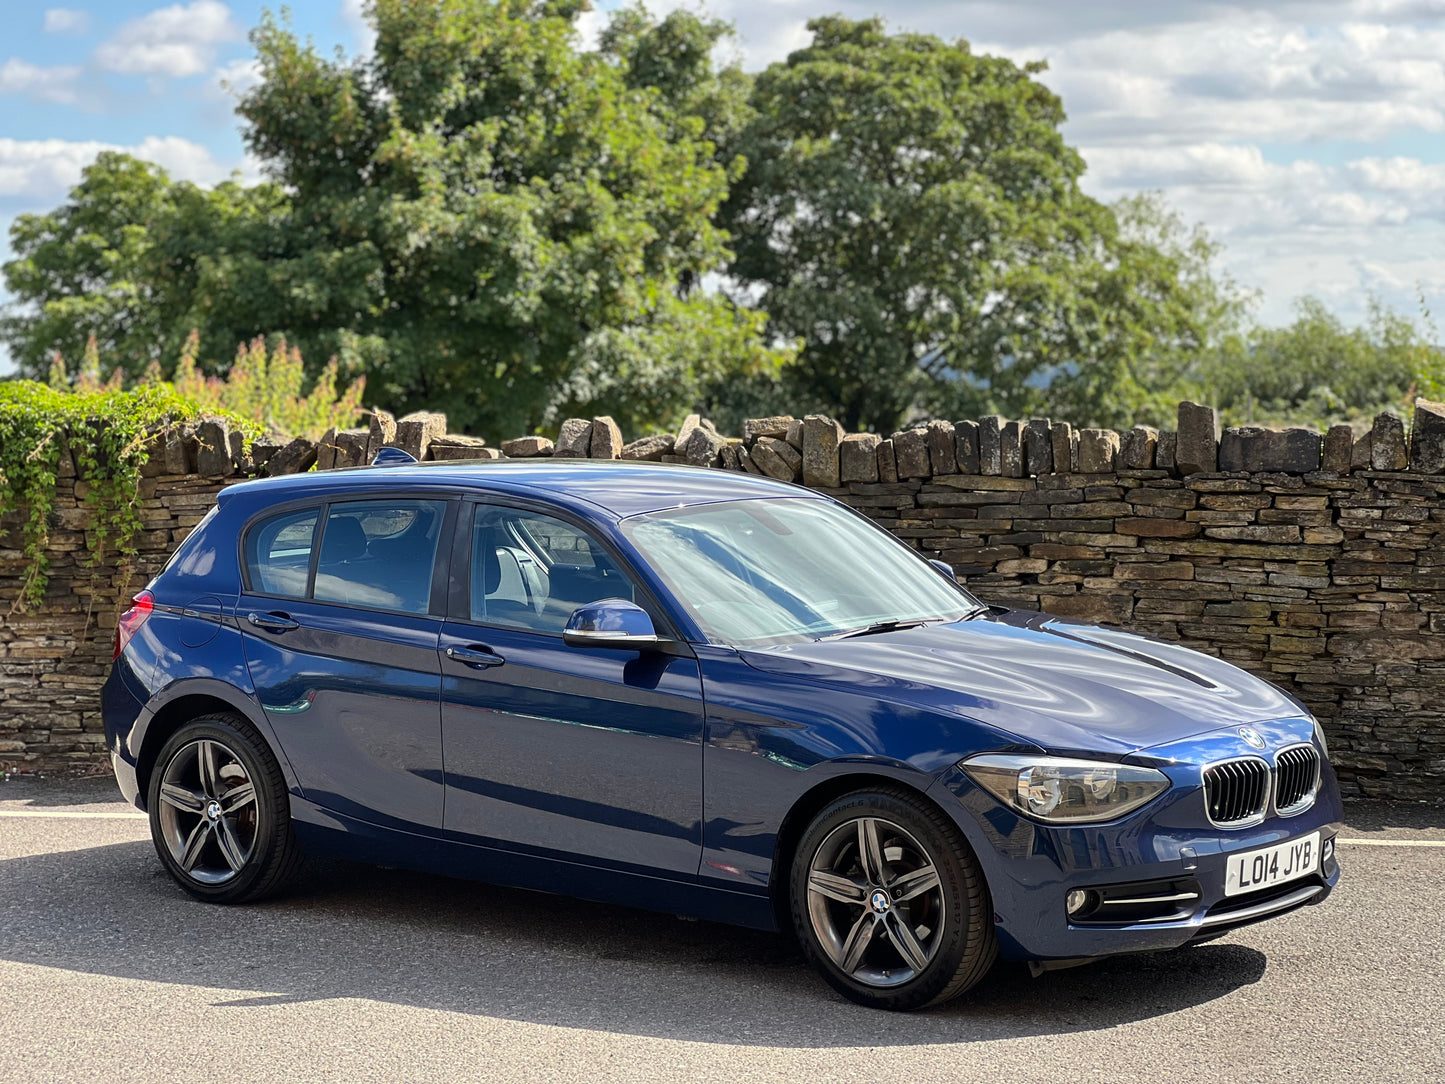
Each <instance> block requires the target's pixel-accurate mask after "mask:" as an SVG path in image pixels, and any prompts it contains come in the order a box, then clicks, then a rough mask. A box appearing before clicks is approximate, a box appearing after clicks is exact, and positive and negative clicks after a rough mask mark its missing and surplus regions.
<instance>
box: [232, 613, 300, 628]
mask: <svg viewBox="0 0 1445 1084" xmlns="http://www.w3.org/2000/svg"><path fill="white" fill-rule="evenodd" d="M246 620H247V621H249V622H251V624H253V625H255V626H256V627H257V628H258V629H265V630H266V631H267V632H290V631H291V630H292V629H299V628H300V627H301V625H300V623H299V622H296V621H292V620H291V619H290V618H289V617H287V616H286V615H285V614H279V613H272V614H247V615H246Z"/></svg>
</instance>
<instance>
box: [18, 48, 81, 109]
mask: <svg viewBox="0 0 1445 1084" xmlns="http://www.w3.org/2000/svg"><path fill="white" fill-rule="evenodd" d="M79 78H80V69H79V68H77V67H70V66H58V67H52V68H42V67H40V66H39V65H36V64H31V63H29V62H28V61H24V60H20V59H17V58H15V57H12V58H11V59H9V60H7V61H5V63H4V64H0V94H24V95H26V96H27V97H29V98H32V99H34V100H36V101H42V102H59V103H61V104H63V105H69V104H72V103H74V102H75V100H76V97H77V94H76V80H78V79H79Z"/></svg>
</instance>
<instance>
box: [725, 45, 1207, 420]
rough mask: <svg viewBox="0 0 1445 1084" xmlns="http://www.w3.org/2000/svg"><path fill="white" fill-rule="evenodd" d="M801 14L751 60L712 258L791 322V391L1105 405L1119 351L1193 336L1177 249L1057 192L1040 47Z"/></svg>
mask: <svg viewBox="0 0 1445 1084" xmlns="http://www.w3.org/2000/svg"><path fill="white" fill-rule="evenodd" d="M809 28H810V30H811V31H812V34H813V40H812V43H811V44H810V45H809V46H808V47H807V48H804V49H802V50H799V51H798V52H795V53H793V54H792V55H791V56H790V57H788V59H787V60H786V61H784V62H782V63H778V64H774V65H773V66H772V67H770V68H768V69H767V70H766V71H765V72H763V73H762V74H761V75H759V76H758V77H757V82H756V87H755V91H754V94H753V99H752V105H753V108H754V110H755V111H756V114H755V117H754V118H753V120H752V121H751V122H750V123H749V125H748V126H747V129H746V131H745V132H744V133H743V136H742V138H741V139H740V141H739V149H740V151H741V153H742V154H744V155H745V156H746V158H747V161H748V169H747V173H746V175H745V176H744V178H743V179H742V181H741V182H740V184H739V185H738V186H736V187H735V189H734V191H733V193H732V196H731V199H730V200H729V203H728V205H727V214H726V217H725V220H724V221H725V223H726V224H727V226H728V227H729V229H731V230H732V231H733V233H734V234H735V239H734V245H735V248H736V250H737V258H736V260H735V261H734V262H733V264H732V266H731V273H732V275H733V276H734V277H735V278H736V280H737V281H738V282H739V283H740V284H741V285H742V286H743V287H745V288H746V290H747V291H748V292H749V294H750V295H755V296H757V297H758V299H759V300H758V303H759V305H760V306H761V307H762V308H763V309H764V310H765V311H766V312H768V313H769V315H770V316H771V318H772V327H773V328H774V329H775V330H777V331H779V332H781V333H783V334H787V335H793V336H798V337H801V338H803V339H804V340H805V341H806V345H805V347H804V349H803V352H802V354H801V356H800V359H799V362H798V364H797V365H795V366H794V367H793V368H792V369H791V374H792V376H793V377H794V384H795V386H796V389H797V394H798V395H800V396H801V397H802V398H803V400H804V402H805V403H806V405H808V406H812V407H815V408H823V409H827V410H829V411H832V412H836V413H837V414H838V416H839V417H840V419H841V420H843V421H844V422H845V423H846V424H847V425H848V426H849V427H850V428H855V427H859V426H863V425H873V426H876V427H878V428H880V429H884V430H887V429H889V428H891V427H893V426H895V425H896V424H898V423H899V422H900V421H902V420H904V419H905V418H907V417H908V416H909V415H911V414H920V413H932V412H934V411H936V410H938V409H940V408H942V409H945V410H950V411H953V410H957V411H962V410H977V409H981V408H985V407H996V408H1002V409H1004V410H1006V411H1008V412H1010V413H1014V414H1020V413H1024V412H1026V411H1029V410H1033V409H1040V408H1046V407H1048V406H1050V404H1051V403H1054V404H1060V403H1064V402H1067V404H1068V405H1070V406H1072V407H1074V408H1076V409H1077V408H1082V409H1083V410H1084V411H1085V413H1086V415H1087V417H1081V418H1080V419H1079V420H1088V421H1106V420H1114V419H1115V418H1116V417H1118V416H1119V415H1121V414H1122V413H1124V412H1125V411H1127V410H1129V409H1132V408H1133V407H1134V406H1136V405H1137V404H1136V402H1135V401H1134V400H1135V399H1137V394H1136V390H1135V389H1131V388H1130V387H1128V386H1127V381H1125V382H1124V383H1123V384H1121V379H1122V378H1123V377H1126V376H1127V375H1128V367H1129V364H1130V360H1131V359H1133V358H1135V357H1138V356H1140V355H1143V354H1149V353H1151V352H1157V351H1159V350H1161V349H1162V348H1163V347H1164V346H1165V345H1166V344H1167V345H1168V346H1169V347H1170V348H1171V349H1173V348H1182V347H1188V346H1191V345H1194V344H1197V343H1198V342H1200V341H1202V339H1203V338H1204V331H1203V329H1202V328H1201V327H1199V326H1197V314H1196V313H1195V312H1194V311H1193V310H1192V308H1191V306H1190V303H1189V298H1188V297H1186V296H1183V295H1184V293H1185V292H1187V291H1184V289H1183V287H1182V286H1181V282H1180V279H1179V270H1180V269H1179V266H1178V264H1177V261H1175V260H1172V259H1169V258H1167V257H1165V256H1163V255H1161V254H1160V253H1159V251H1158V250H1157V249H1155V248H1154V247H1152V246H1150V245H1149V244H1147V243H1146V242H1144V241H1141V240H1131V239H1130V238H1129V237H1127V236H1126V235H1125V233H1124V231H1122V230H1121V228H1120V225H1119V222H1118V221H1117V219H1116V217H1115V215H1114V214H1113V213H1112V212H1111V210H1110V209H1109V208H1108V207H1106V206H1104V205H1102V204H1100V203H1099V202H1098V201H1096V200H1093V199H1091V198H1089V197H1087V196H1085V195H1084V194H1083V193H1082V192H1081V191H1080V190H1079V186H1078V181H1079V177H1080V175H1081V174H1082V173H1083V170H1084V163H1083V160H1082V159H1081V158H1080V157H1079V155H1078V154H1077V152H1075V151H1074V150H1073V149H1072V148H1070V147H1069V146H1068V145H1067V144H1066V143H1065V142H1064V140H1063V137H1062V135H1061V134H1060V132H1059V126H1060V124H1061V123H1062V121H1063V119H1064V113H1063V107H1062V105H1061V103H1060V101H1059V99H1058V98H1057V97H1056V96H1055V95H1054V94H1053V93H1052V92H1050V91H1049V90H1048V89H1047V88H1046V87H1044V86H1043V85H1042V84H1041V83H1039V82H1038V81H1037V80H1036V79H1034V78H1033V77H1034V76H1035V75H1036V74H1037V73H1038V72H1039V71H1040V70H1041V65H1036V64H1030V65H1024V66H1019V65H1016V64H1014V63H1012V62H1011V61H1008V60H1004V59H1000V58H996V57H988V56H978V55H975V54H974V53H973V52H972V51H971V50H970V49H969V46H968V44H967V43H966V42H962V41H957V42H952V43H946V42H943V41H941V40H939V39H938V38H935V37H930V36H926V35H920V34H896V35H889V34H887V33H886V32H885V31H884V28H883V25H882V23H881V21H880V20H877V19H872V20H867V21H862V22H852V21H849V20H847V19H843V18H841V17H831V18H824V19H815V20H813V21H812V22H810V23H809ZM1053 384H1058V385H1059V387H1058V390H1057V393H1056V395H1055V396H1054V398H1052V399H1051V398H1050V396H1049V394H1048V393H1047V389H1049V388H1050V386H1051V385H1053Z"/></svg>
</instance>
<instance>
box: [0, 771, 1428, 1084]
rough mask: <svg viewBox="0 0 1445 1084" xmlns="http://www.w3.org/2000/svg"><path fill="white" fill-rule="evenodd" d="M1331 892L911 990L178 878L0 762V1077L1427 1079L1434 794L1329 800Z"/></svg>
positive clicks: (782, 947)
mask: <svg viewBox="0 0 1445 1084" xmlns="http://www.w3.org/2000/svg"><path fill="white" fill-rule="evenodd" d="M1339 853H1340V861H1341V863H1342V864H1343V866H1344V876H1343V879H1342V881H1341V884H1340V887H1339V888H1338V889H1337V890H1336V892H1335V893H1334V895H1333V896H1332V897H1331V898H1330V899H1329V900H1328V901H1327V902H1326V903H1325V904H1323V905H1321V906H1319V907H1312V908H1306V909H1305V910H1303V911H1300V912H1296V913H1294V914H1292V915H1288V916H1285V917H1282V918H1280V919H1277V920H1275V921H1271V922H1265V923H1263V924H1261V925H1257V926H1254V927H1251V928H1248V929H1246V930H1242V931H1238V932H1235V933H1233V934H1230V935H1229V936H1228V937H1226V938H1224V939H1222V940H1219V941H1215V942H1211V943H1209V944H1205V945H1200V946H1198V947H1195V948H1190V949H1182V950H1179V951H1175V952H1166V953H1158V954H1153V955H1140V956H1130V957H1118V958H1114V959H1111V960H1107V961H1103V962H1099V963H1095V964H1091V965H1089V966H1086V967H1080V968H1077V969H1074V970H1069V971H1057V972H1051V973H1048V974H1046V975H1044V976H1043V977H1041V978H1038V979H1034V978H1030V977H1029V975H1028V973H1027V971H1026V970H1025V969H1023V968H1021V967H1017V966H1001V967H1000V968H999V969H998V970H996V971H995V972H994V973H993V974H991V975H990V976H989V978H988V979H986V980H985V982H984V983H983V984H982V985H981V986H980V987H979V988H977V989H976V990H975V991H974V992H973V993H971V994H970V995H966V996H965V998H964V999H963V1000H961V1001H959V1002H956V1003H954V1004H952V1005H950V1006H946V1007H944V1008H942V1009H939V1010H934V1011H931V1012H926V1013H917V1014H911V1015H898V1014H889V1013H881V1012H874V1011H869V1010H866V1009H862V1008H859V1007H857V1006H855V1005H852V1004H851V1003H848V1002H846V1001H843V1000H841V999H840V998H838V997H837V996H835V995H834V994H833V993H832V992H831V991H830V990H829V989H828V987H827V986H825V985H824V983H823V982H822V981H821V980H820V979H818V978H817V977H815V976H814V975H813V973H812V972H811V971H810V970H809V969H808V968H807V967H806V965H805V964H804V963H803V962H802V960H801V959H800V958H799V957H798V956H797V955H796V953H795V952H794V951H793V950H792V949H791V948H790V947H789V946H788V945H787V944H786V943H785V942H784V941H783V940H782V939H781V938H779V937H775V936H771V935H765V934H759V933H753V932H749V931H745V930H736V929H731V928H728V927H724V926H716V925H711V924H708V923H700V922H687V921H682V920H679V919H675V918H672V917H670V916H660V915H653V914H647V913H644V912H640V911H632V910H627V909H623V908H616V907H603V906H597V905H594V904H587V903H579V902H576V901H572V900H566V899H561V898H557V897H551V896H542V895H536V894H532V893H527V892H521V891H514V890H507V889H498V888H492V887H488V886H486V885H478V884H470V883H467V882H461V881H451V880H447V879H444V878H438V877H428V876H421V875H418V874H411V873H404V872H399V871H393V870H381V869H374V868H369V867H361V866H349V865H341V864H337V865H328V866H325V867H322V869H321V870H320V871H319V872H318V873H317V874H316V875H314V876H313V877H312V879H311V881H310V883H309V884H308V885H307V887H306V888H305V889H304V890H303V891H301V892H299V893H297V894H295V895H293V896H291V897H289V898H287V899H284V900H279V901H276V902H271V903H265V904H260V905H256V906H250V907H239V908H224V907H214V906H207V905H205V904H200V903H195V902H193V901H191V900H190V898H189V897H187V896H185V895H184V894H183V893H182V892H181V891H180V890H179V889H178V888H177V887H175V885H174V884H173V883H172V882H171V881H170V879H169V878H168V877H167V876H166V875H165V874H164V873H163V872H162V870H161V867H160V864H159V862H158V861H157V859H156V857H155V853H154V851H153V850H152V847H151V843H150V837H149V832H148V828H147V824H146V821H145V819H144V818H143V817H141V816H140V815H139V814H136V813H135V812H134V810H130V809H128V807H126V806H125V805H123V804H122V803H121V802H120V801H119V799H118V795H117V793H116V791H115V787H114V784H113V783H112V782H110V781H109V780H92V781H82V782H69V783H66V782H47V781H39V780H31V779H12V780H10V781H9V782H0V1082H3V1084H22V1082H25V1084H28V1082H31V1081H37V1082H39V1081H43V1082H46V1084H50V1082H53V1081H71V1080H105V1081H181V1080H186V1081H226V1082H228V1084H229V1082H241V1081H283V1080H298V1081H307V1082H312V1081H316V1082H323V1081H324V1082H329V1081H338V1082H346V1084H355V1082H359V1081H461V1080H479V1081H487V1082H489V1084H491V1082H498V1084H500V1082H506V1081H559V1082H573V1081H576V1082H589V1084H590V1082H597V1081H686V1082H693V1081H713V1080H717V1081H729V1082H751V1081H787V1082H789V1084H804V1082H806V1084H819V1082H824V1081H828V1082H831V1081H840V1082H847V1084H868V1082H872V1081H878V1082H885V1081H886V1082H889V1084H913V1082H929V1081H950V1082H966V1081H1009V1082H1011V1084H1022V1082H1033V1081H1040V1082H1050V1084H1052V1082H1059V1084H1073V1082H1078V1081H1101V1082H1108V1084H1124V1082H1131V1081H1151V1082H1154V1081H1169V1082H1171V1084H1172V1082H1184V1081H1228V1082H1234V1081H1300V1082H1311V1084H1313V1082H1325V1081H1356V1080H1358V1081H1375V1082H1393V1081H1401V1082H1409V1084H1433V1082H1439V1081H1445V809H1439V808H1429V807H1421V806H1403V805H1385V804H1357V805H1353V806H1350V807H1348V810H1347V827H1346V829H1345V830H1344V832H1343V833H1342V842H1341V844H1340V848H1339Z"/></svg>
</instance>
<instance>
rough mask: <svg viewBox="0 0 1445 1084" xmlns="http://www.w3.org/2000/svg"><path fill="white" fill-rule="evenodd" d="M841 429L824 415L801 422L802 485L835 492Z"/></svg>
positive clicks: (813, 415) (810, 416)
mask: <svg viewBox="0 0 1445 1084" xmlns="http://www.w3.org/2000/svg"><path fill="white" fill-rule="evenodd" d="M842 439H843V427H842V426H841V425H839V424H838V423H837V422H835V421H834V420H833V419H832V418H829V417H827V416H826V415H823V414H809V415H807V416H806V417H804V418H803V448H802V451H803V484H804V485H805V486H820V487H823V488H826V489H836V488H837V486H838V484H839V482H838V442H839V441H840V440H842Z"/></svg>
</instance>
